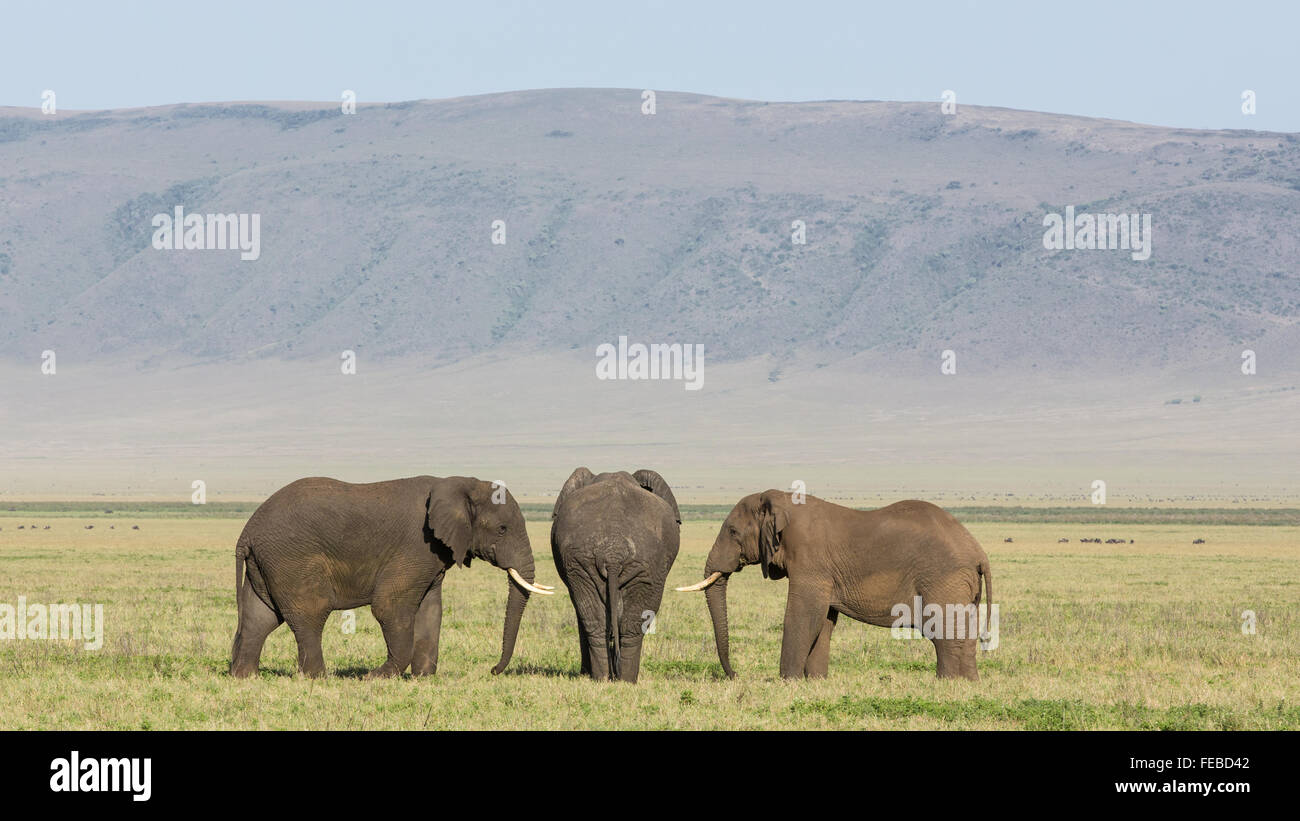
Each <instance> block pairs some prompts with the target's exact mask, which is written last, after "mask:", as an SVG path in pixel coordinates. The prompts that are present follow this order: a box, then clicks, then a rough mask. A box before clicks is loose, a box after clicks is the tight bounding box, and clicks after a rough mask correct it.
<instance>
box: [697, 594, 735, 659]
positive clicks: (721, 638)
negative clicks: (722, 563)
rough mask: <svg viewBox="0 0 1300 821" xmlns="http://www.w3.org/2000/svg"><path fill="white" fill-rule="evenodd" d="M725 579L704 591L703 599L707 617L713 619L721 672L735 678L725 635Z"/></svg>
mask: <svg viewBox="0 0 1300 821" xmlns="http://www.w3.org/2000/svg"><path fill="white" fill-rule="evenodd" d="M727 579H728V576H727V575H726V574H724V575H722V576H721V577H720V578H719V579H718V580H717V581H716V582H714V583H713V584H712V585H710V586H709V587H708V589H706V590H705V591H704V599H705V601H707V602H708V604H709V615H710V616H711V617H712V618H713V640H714V641H715V642H717V645H718V660H719V661H721V662H722V672H724V673H726V674H727V678H735V677H736V673H735V672H734V671H733V670H732V669H731V645H730V638H729V636H728V635H727Z"/></svg>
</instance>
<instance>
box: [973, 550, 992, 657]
mask: <svg viewBox="0 0 1300 821" xmlns="http://www.w3.org/2000/svg"><path fill="white" fill-rule="evenodd" d="M979 573H980V575H981V576H983V577H984V592H985V594H987V596H988V598H987V600H986V602H985V605H984V606H985V607H986V608H987V613H988V616H987V617H986V618H985V620H984V631H983V632H982V633H980V641H988V640H990V639H991V638H992V635H991V634H990V633H989V630H991V629H992V628H993V567H992V565H990V564H989V560H988V557H987V556H986V557H984V560H983V561H981V562H980V563H979ZM978 593H979V591H978V590H976V594H978ZM975 607H976V614H975V615H976V617H978V616H979V612H978V611H979V599H978V598H976V599H975Z"/></svg>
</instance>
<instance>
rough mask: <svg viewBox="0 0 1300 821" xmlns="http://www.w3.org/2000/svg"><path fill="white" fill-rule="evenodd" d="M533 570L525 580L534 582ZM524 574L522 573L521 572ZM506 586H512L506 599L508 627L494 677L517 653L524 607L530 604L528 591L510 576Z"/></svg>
mask: <svg viewBox="0 0 1300 821" xmlns="http://www.w3.org/2000/svg"><path fill="white" fill-rule="evenodd" d="M531 571H532V568H529V572H527V573H523V576H524V578H526V579H528V580H529V581H530V582H531V581H532V576H533V574H532V572H531ZM521 572H522V571H521ZM506 584H507V585H509V586H510V596H509V598H507V599H506V626H505V629H504V630H503V631H502V633H501V660H500V661H498V662H497V666H496V667H493V668H492V675H494V676H495V675H499V674H500V673H501V671H502V670H505V669H506V665H507V664H509V663H510V657H511V656H512V655H514V652H515V639H516V638H517V637H518V636H519V622H520V620H521V619H523V616H524V605H526V604H528V591H526V590H524V589H523V588H522V587H520V586H519V585H517V584H515V582H514V580H513V579H511V578H510V577H509V576H507V577H506Z"/></svg>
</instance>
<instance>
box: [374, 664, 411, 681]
mask: <svg viewBox="0 0 1300 821" xmlns="http://www.w3.org/2000/svg"><path fill="white" fill-rule="evenodd" d="M401 674H402V671H401V670H398V669H397V666H396V665H393V664H389V663H387V662H385V663H384V664H382V665H380V666H379V667H376V668H375V669H373V670H371V671H370V672H369V673H366V681H371V680H372V679H377V678H392V677H393V676H400V675H401Z"/></svg>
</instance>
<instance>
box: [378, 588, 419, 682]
mask: <svg viewBox="0 0 1300 821" xmlns="http://www.w3.org/2000/svg"><path fill="white" fill-rule="evenodd" d="M418 609H419V606H418V605H416V606H412V605H410V604H408V603H406V602H392V601H384V602H382V603H381V602H380V601H376V602H372V603H371V605H370V612H371V613H372V614H373V615H374V617H375V620H376V621H378V622H379V627H380V629H381V630H383V631H384V644H386V645H387V646H388V658H387V660H385V661H384V663H383V664H381V665H379V666H378V667H376V668H375V669H373V670H371V671H370V672H369V673H367V674H366V678H368V679H372V678H387V677H389V676H400V675H401V674H402V672H403V671H404V670H406V668H407V667H409V666H410V664H411V657H412V656H413V654H414V652H415V614H416V611H417V610H418Z"/></svg>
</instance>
